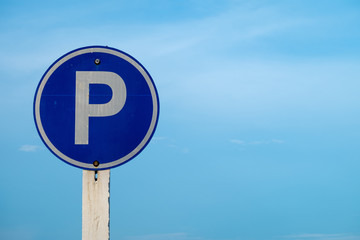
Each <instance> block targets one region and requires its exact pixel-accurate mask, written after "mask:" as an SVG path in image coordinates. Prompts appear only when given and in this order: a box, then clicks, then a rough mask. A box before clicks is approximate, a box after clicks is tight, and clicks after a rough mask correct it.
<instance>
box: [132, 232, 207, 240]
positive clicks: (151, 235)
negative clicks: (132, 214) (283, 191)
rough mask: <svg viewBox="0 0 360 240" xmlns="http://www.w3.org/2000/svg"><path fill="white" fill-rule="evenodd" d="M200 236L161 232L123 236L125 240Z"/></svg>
mask: <svg viewBox="0 0 360 240" xmlns="http://www.w3.org/2000/svg"><path fill="white" fill-rule="evenodd" d="M202 239H203V238H200V237H193V236H189V235H188V234H187V233H161V234H148V235H140V236H129V237H125V240H202Z"/></svg>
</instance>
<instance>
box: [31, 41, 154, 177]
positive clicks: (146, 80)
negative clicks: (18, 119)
mask: <svg viewBox="0 0 360 240" xmlns="http://www.w3.org/2000/svg"><path fill="white" fill-rule="evenodd" d="M158 116H159V100H158V94H157V91H156V87H155V84H154V82H153V80H152V79H151V77H150V75H149V73H148V72H147V71H146V69H145V68H144V67H143V66H142V65H141V64H140V63H139V62H138V61H137V60H135V59H134V58H133V57H131V56H130V55H128V54H126V53H124V52H122V51H119V50H117V49H114V48H109V47H101V46H91V47H85V48H80V49H76V50H74V51H72V52H69V53H67V54H65V55H64V56H62V57H61V58H59V59H58V60H57V61H55V63H53V64H52V65H51V66H50V67H49V69H48V70H47V71H46V72H45V74H44V76H43V77H42V79H41V81H40V83H39V85H38V88H37V90H36V94H35V100H34V118H35V123H36V127H37V130H38V132H39V135H40V137H41V139H42V140H43V142H44V143H45V145H46V146H47V147H48V148H49V149H50V150H51V151H52V152H53V153H54V154H55V155H56V156H57V157H59V158H60V159H61V160H63V161H65V162H67V163H69V164H71V165H74V166H76V167H80V168H82V169H89V170H102V169H109V168H113V167H116V166H119V165H121V164H123V163H125V162H127V161H129V160H131V159H132V158H134V157H135V156H136V155H137V154H139V153H140V152H141V151H142V150H143V149H144V148H145V147H146V145H147V144H148V142H149V141H150V139H151V137H152V136H153V133H154V131H155V129H156V125H157V121H158Z"/></svg>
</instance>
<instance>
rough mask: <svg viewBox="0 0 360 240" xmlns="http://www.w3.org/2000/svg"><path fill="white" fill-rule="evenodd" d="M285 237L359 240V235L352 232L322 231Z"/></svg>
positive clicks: (320, 239) (309, 239) (313, 239)
mask: <svg viewBox="0 0 360 240" xmlns="http://www.w3.org/2000/svg"><path fill="white" fill-rule="evenodd" d="M282 238H285V239H292V240H360V236H358V235H352V234H322V233H304V234H294V235H287V236H283V237H282Z"/></svg>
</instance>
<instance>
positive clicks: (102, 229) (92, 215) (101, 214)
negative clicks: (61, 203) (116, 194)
mask: <svg viewBox="0 0 360 240" xmlns="http://www.w3.org/2000/svg"><path fill="white" fill-rule="evenodd" d="M96 178H97V179H96ZM109 198H110V170H102V171H97V174H96V173H95V171H89V170H83V192H82V240H108V239H109V223H110V207H109Z"/></svg>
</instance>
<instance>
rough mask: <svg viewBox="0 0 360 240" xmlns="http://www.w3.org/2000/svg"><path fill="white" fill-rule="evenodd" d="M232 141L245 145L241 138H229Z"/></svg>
mask: <svg viewBox="0 0 360 240" xmlns="http://www.w3.org/2000/svg"><path fill="white" fill-rule="evenodd" d="M229 141H230V142H231V143H235V144H239V145H244V144H245V142H244V141H243V140H239V139H230V140H229Z"/></svg>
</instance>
